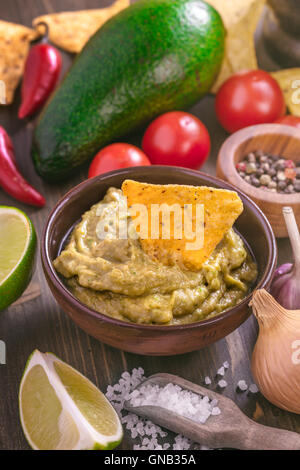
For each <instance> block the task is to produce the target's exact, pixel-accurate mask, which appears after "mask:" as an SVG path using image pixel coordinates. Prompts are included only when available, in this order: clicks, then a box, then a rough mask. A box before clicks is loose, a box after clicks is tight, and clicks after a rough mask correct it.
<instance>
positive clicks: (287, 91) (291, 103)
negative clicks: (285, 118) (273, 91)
mask: <svg viewBox="0 0 300 470" xmlns="http://www.w3.org/2000/svg"><path fill="white" fill-rule="evenodd" d="M271 75H272V77H274V78H275V80H277V82H278V84H279V86H280V88H281V89H282V91H283V94H284V98H285V102H286V105H287V107H288V110H289V112H290V113H291V114H293V115H294V116H300V68H294V69H286V70H279V71H278V72H272V73H271Z"/></svg>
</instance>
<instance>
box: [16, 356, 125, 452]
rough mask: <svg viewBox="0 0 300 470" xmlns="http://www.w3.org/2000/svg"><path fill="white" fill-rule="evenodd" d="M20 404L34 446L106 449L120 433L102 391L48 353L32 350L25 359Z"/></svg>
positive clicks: (28, 436) (58, 448)
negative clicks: (26, 359) (26, 360)
mask: <svg viewBox="0 0 300 470" xmlns="http://www.w3.org/2000/svg"><path fill="white" fill-rule="evenodd" d="M19 405H20V418H21V424H22V427H23V431H24V434H25V436H26V438H27V440H28V442H29V444H30V446H31V447H32V448H33V449H36V450H89V449H95V450H100V449H101V450H108V449H114V448H115V447H116V446H117V445H119V443H120V442H121V440H122V437H123V430H122V425H121V423H120V420H119V417H118V415H117V413H116V411H115V410H114V408H113V407H112V406H111V404H110V403H109V401H108V400H107V399H106V397H105V396H104V395H103V393H101V392H100V390H99V389H98V388H97V387H96V386H95V385H93V384H92V383H91V382H90V381H89V380H88V379H87V378H86V377H84V376H83V375H82V374H80V373H79V372H78V371H76V370H75V369H73V368H72V367H70V366H69V365H67V364H66V363H64V362H62V361H61V360H60V359H58V358H57V357H56V356H54V355H53V354H51V353H46V354H42V353H41V352H39V351H37V350H36V351H34V352H33V353H32V355H31V356H30V358H29V359H28V362H27V365H26V368H25V371H24V375H23V378H22V381H21V385H20V393H19Z"/></svg>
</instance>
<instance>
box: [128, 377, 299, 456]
mask: <svg viewBox="0 0 300 470" xmlns="http://www.w3.org/2000/svg"><path fill="white" fill-rule="evenodd" d="M168 383H173V384H176V385H179V386H180V387H181V388H183V389H185V390H190V391H191V392H194V393H197V394H199V395H201V396H207V397H209V398H210V399H211V400H213V399H216V400H218V407H219V408H220V410H221V414H220V415H218V416H210V417H209V418H208V420H207V422H206V423H205V424H200V423H197V422H195V421H192V420H191V419H188V418H185V417H183V416H180V415H179V414H178V413H176V412H175V411H170V410H167V409H165V408H162V407H160V406H150V405H147V406H133V405H131V404H130V400H128V401H126V402H125V404H124V407H125V409H126V410H127V411H130V412H132V413H135V414H137V415H139V416H142V417H143V418H148V419H150V420H151V421H153V422H154V423H156V424H159V425H160V426H163V427H164V428H167V429H170V430H171V431H174V432H176V433H178V434H183V435H184V436H186V437H188V438H189V439H191V440H192V441H194V442H199V443H200V444H202V445H205V446H208V447H210V448H231V449H242V450H300V434H297V433H295V432H290V431H284V430H281V429H276V428H271V427H268V426H263V425H261V424H258V423H256V422H255V421H252V420H251V419H249V418H248V417H247V416H246V415H244V413H243V412H242V411H241V410H240V409H239V408H238V406H237V405H236V404H235V403H234V402H233V401H232V400H231V399H230V398H227V397H224V396H223V395H220V394H219V393H215V392H213V391H211V390H208V389H206V388H204V387H201V386H200V385H197V384H194V383H192V382H189V381H187V380H184V379H182V378H181V377H178V376H176V375H171V374H155V375H152V376H151V377H149V378H148V379H146V380H145V381H144V382H142V383H141V384H139V385H138V387H136V388H137V389H139V388H140V387H141V386H142V385H143V386H144V385H158V386H160V387H164V386H165V385H167V384H168Z"/></svg>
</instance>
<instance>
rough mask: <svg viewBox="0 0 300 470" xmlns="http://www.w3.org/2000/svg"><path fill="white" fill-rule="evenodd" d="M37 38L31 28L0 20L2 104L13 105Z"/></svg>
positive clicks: (0, 98) (0, 96) (0, 95)
mask: <svg viewBox="0 0 300 470" xmlns="http://www.w3.org/2000/svg"><path fill="white" fill-rule="evenodd" d="M35 37H36V33H35V32H34V31H33V30H32V29H30V28H26V27H25V26H22V25H19V24H15V23H8V22H7V21H2V20H0V104H10V103H12V101H13V98H14V92H15V89H16V88H17V86H18V84H19V81H20V79H21V77H22V75H23V70H24V66H25V61H26V58H27V54H28V52H29V47H30V41H32V40H33V39H34V38H35Z"/></svg>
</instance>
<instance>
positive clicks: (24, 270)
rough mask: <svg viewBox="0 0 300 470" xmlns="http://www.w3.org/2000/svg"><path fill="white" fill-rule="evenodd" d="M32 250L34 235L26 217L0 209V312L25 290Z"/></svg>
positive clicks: (13, 210) (32, 259)
mask: <svg viewBox="0 0 300 470" xmlns="http://www.w3.org/2000/svg"><path fill="white" fill-rule="evenodd" d="M35 250H36V234H35V230H34V227H33V225H32V222H31V221H30V219H29V218H28V217H27V215H26V214H24V212H22V211H20V210H19V209H16V208H15V207H6V206H0V310H3V309H4V308H6V307H8V306H9V305H10V304H12V303H13V302H15V300H17V299H18V298H19V297H20V296H21V295H22V293H23V292H24V290H25V289H26V287H27V285H28V283H29V281H30V279H31V276H32V273H33V266H34V258H35Z"/></svg>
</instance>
